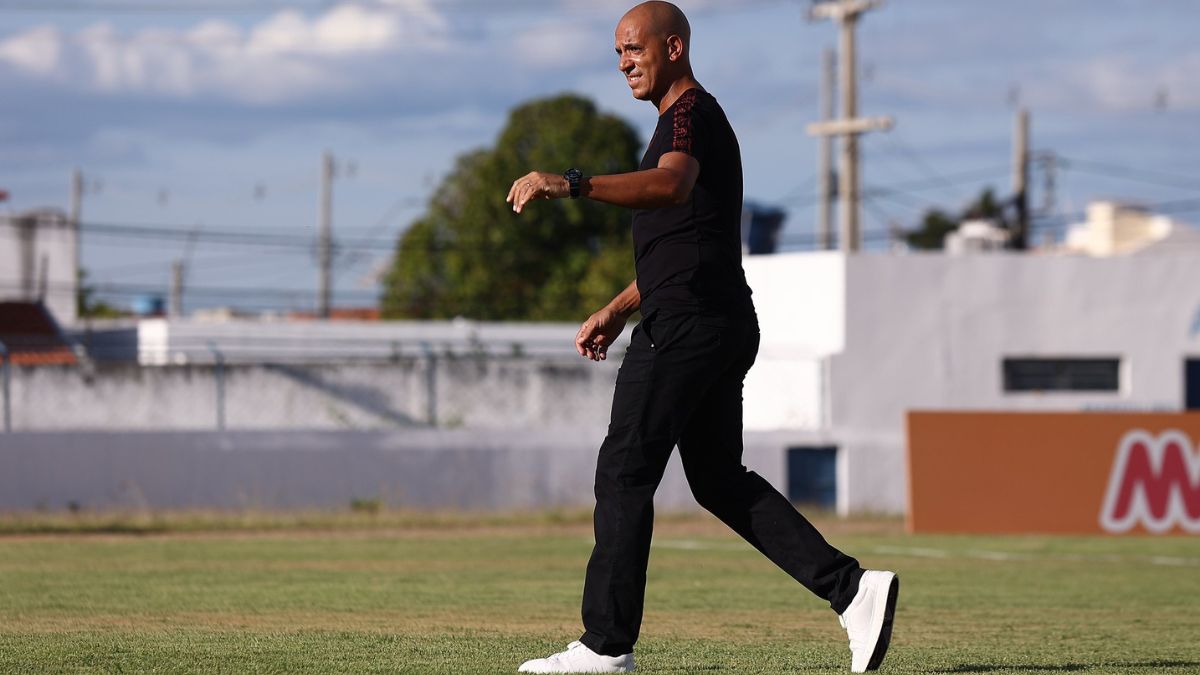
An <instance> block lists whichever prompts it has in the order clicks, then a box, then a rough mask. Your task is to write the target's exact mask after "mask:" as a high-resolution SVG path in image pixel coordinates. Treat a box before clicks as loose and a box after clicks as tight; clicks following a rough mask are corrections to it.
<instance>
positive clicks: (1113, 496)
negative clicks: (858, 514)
mask: <svg viewBox="0 0 1200 675" xmlns="http://www.w3.org/2000/svg"><path fill="white" fill-rule="evenodd" d="M1198 446H1200V413H1172V414H1158V413H976V412H910V413H909V414H908V480H909V484H908V494H909V504H908V529H909V531H912V532H1006V533H1021V532H1045V533H1096V534H1200V447H1198Z"/></svg>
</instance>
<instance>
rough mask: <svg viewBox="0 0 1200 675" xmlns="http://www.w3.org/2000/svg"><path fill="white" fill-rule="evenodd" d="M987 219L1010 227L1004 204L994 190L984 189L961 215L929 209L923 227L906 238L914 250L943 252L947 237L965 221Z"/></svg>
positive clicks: (924, 217)
mask: <svg viewBox="0 0 1200 675" xmlns="http://www.w3.org/2000/svg"><path fill="white" fill-rule="evenodd" d="M975 219H985V220H991V221H994V222H995V223H996V224H997V225H999V226H1000V227H1005V228H1007V227H1008V226H1009V224H1008V222H1007V220H1006V219H1005V216H1004V204H1003V203H1001V202H999V201H997V199H996V194H995V192H994V191H993V190H992V188H990V187H989V188H984V190H983V192H981V193H979V196H978V197H976V198H975V201H973V202H971V203H970V204H969V205H968V206H967V208H966V209H964V210H963V212H962V213H961V214H949V213H946V212H945V211H943V210H941V209H929V210H928V211H926V212H925V215H924V216H922V218H921V226H920V227H918V228H917V229H915V230H910V231H909V232H908V233H907V234H905V236H904V238H905V240H906V241H907V242H908V245H909V246H910V247H912V248H914V249H919V250H927V251H936V250H941V248H942V246H943V241H944V240H945V238H946V235H947V234H949V233H950V232H953V231H954V230H956V229H958V225H959V223H960V222H961V221H963V220H975Z"/></svg>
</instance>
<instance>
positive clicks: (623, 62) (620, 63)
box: [617, 55, 633, 73]
mask: <svg viewBox="0 0 1200 675" xmlns="http://www.w3.org/2000/svg"><path fill="white" fill-rule="evenodd" d="M631 68H633V61H630V60H629V58H628V57H626V56H624V55H622V56H621V58H620V59H618V60H617V69H618V70H620V71H621V72H622V73H627V72H629V70H630V69H631Z"/></svg>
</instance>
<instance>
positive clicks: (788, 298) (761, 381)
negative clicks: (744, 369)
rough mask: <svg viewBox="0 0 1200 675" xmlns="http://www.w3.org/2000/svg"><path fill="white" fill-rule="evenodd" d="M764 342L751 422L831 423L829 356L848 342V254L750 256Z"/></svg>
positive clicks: (754, 377)
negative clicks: (846, 314) (828, 401)
mask: <svg viewBox="0 0 1200 675" xmlns="http://www.w3.org/2000/svg"><path fill="white" fill-rule="evenodd" d="M743 264H744V266H745V268H746V280H747V282H748V283H749V284H750V288H751V289H752V290H753V291H754V304H755V306H756V307H757V310H758V319H759V328H760V329H761V330H762V345H761V347H760V349H759V354H758V360H757V361H756V363H755V366H754V368H752V369H751V370H750V373H749V375H748V376H747V377H746V389H745V411H746V412H745V426H746V428H747V429H752V430H760V431H767V430H772V429H806V430H816V429H824V428H828V426H829V424H828V416H829V410H828V407H827V406H826V401H827V399H828V396H827V392H826V389H827V385H828V383H827V375H828V372H827V371H828V361H827V359H828V357H829V356H830V355H831V354H836V353H838V352H840V351H841V350H842V348H843V345H844V343H845V308H846V299H845V259H844V258H843V257H842V256H840V255H838V254H836V253H809V254H804V255H803V256H796V255H765V256H747V257H746V258H745V259H744V261H743Z"/></svg>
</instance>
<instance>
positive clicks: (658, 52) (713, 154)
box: [507, 2, 899, 673]
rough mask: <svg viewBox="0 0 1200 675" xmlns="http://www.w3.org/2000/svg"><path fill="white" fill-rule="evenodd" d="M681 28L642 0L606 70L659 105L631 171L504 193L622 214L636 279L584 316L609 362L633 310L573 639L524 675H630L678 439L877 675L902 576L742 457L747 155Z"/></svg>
mask: <svg viewBox="0 0 1200 675" xmlns="http://www.w3.org/2000/svg"><path fill="white" fill-rule="evenodd" d="M690 36H691V29H690V27H689V26H688V22H687V18H686V17H685V16H684V15H683V12H681V11H680V10H679V8H678V7H675V6H674V5H672V4H670V3H667V2H646V3H642V4H640V5H638V6H637V7H634V8H633V9H631V10H630V11H629V12H628V13H626V14H625V16H624V17H622V18H621V21H620V23H619V24H618V25H617V30H616V50H617V55H618V57H619V65H618V67H619V68H620V70H621V72H622V73H623V74H624V75H625V80H626V82H627V83H628V84H629V88H630V89H631V90H632V92H633V96H634V98H636V99H639V100H643V101H649V102H650V103H651V104H653V105H654V107H655V109H656V110H657V111H658V115H659V118H658V126H657V128H656V129H655V130H654V137H653V138H652V139H651V141H650V146H649V148H648V149H647V150H646V155H645V157H643V158H642V162H641V166H640V168H639V170H638V171H635V172H633V173H627V174H620V175H609V176H589V175H585V174H584V172H583V171H581V170H579V169H569V170H567V171H566V173H564V174H562V175H559V174H555V173H544V172H536V171H535V172H532V173H529V174H527V175H525V176H522V177H521V178H519V179H517V180H516V181H515V182H514V183H513V185H512V188H511V189H510V190H509V193H508V198H507V200H508V201H509V202H510V203H511V204H512V207H513V210H514V211H516V212H517V213H520V212H521V211H523V210H524V209H525V208H527V207H528V206H529V205H530V203H531V202H534V201H536V200H541V199H562V198H583V197H586V198H588V199H595V200H598V201H602V202H607V203H609V204H617V205H620V206H624V207H627V208H630V209H633V210H634V211H633V239H634V249H635V250H634V259H635V267H636V272H637V278H636V279H635V280H634V282H633V283H631V284H630V285H629V287H628V288H626V289H625V290H624V291H622V292H621V293H620V294H619V295H618V296H617V297H616V298H614V299H613V300H612V302H610V303H609V304H608V305H607V306H606V307H604V308H603V309H601V310H600V311H598V312H596V313H595V314H593V315H592V316H591V317H589V318H588V320H587V321H584V322H583V325H582V326H581V327H580V329H579V333H578V334H577V335H576V338H575V346H576V349H577V351H578V352H579V354H580V355H581V356H583V357H586V358H589V359H592V360H594V361H600V360H604V359H605V358H606V355H607V352H608V348H609V347H610V346H611V345H612V344H613V343H614V342H615V341H616V339H617V336H619V335H620V334H621V331H622V330H623V329H624V327H625V323H626V322H627V321H628V319H629V317H630V315H632V314H633V313H634V312H635V311H638V310H640V311H641V313H642V320H641V321H640V322H639V323H638V324H637V326H636V327H635V328H634V330H633V335H632V338H631V341H630V345H629V349H628V350H627V351H626V354H625V358H624V360H623V361H622V364H621V369H620V371H619V373H618V375H617V385H616V392H615V394H614V396H613V407H612V417H611V421H610V424H609V427H608V435H607V436H606V437H605V439H604V443H603V444H602V445H601V446H600V453H599V457H598V459H597V463H596V510H595V536H596V545H595V548H594V549H593V551H592V557H591V560H590V561H589V562H588V566H587V577H586V581H585V583H584V591H583V625H584V633H583V635H582V637H580V638H579V640H578V641H577V642H572V643H571V644H570V645H568V646H567V649H566V651H563V652H559V653H557V654H553V655H551V656H549V657H547V658H543V659H534V660H532V661H527V662H525V663H524V664H522V665H521V667H520V672H526V673H621V672H630V671H632V670H633V669H634V660H633V646H634V643H635V642H637V639H638V632H639V630H640V627H641V621H642V604H643V599H644V597H645V589H646V565H647V562H648V559H649V555H650V539H651V531H652V528H653V522H654V502H653V500H654V491H655V489H657V487H658V484H659V481H660V480H661V479H662V475H663V470H664V469H665V468H666V465H667V459H668V458H669V457H670V454H671V451H672V449H673V448H674V447H675V446H676V445H678V447H679V455H680V459H681V460H682V462H683V468H684V471H685V472H686V474H687V479H688V483H689V485H690V486H691V488H692V492H693V494H694V495H695V497H696V501H697V502H699V503H700V505H702V506H703V507H705V508H706V509H708V510H709V511H711V512H712V513H713V514H715V515H716V516H717V517H718V518H720V519H721V520H722V521H723V522H724V523H726V524H727V525H728V526H729V527H731V528H732V529H733V530H734V531H736V532H737V533H738V534H739V535H741V536H742V537H744V538H745V539H746V541H748V542H750V544H751V545H753V546H754V547H755V548H757V549H758V550H759V551H761V552H762V553H763V554H764V555H766V556H767V557H768V558H769V559H770V560H771V561H772V562H774V563H775V564H776V565H778V566H779V567H780V568H782V569H783V570H784V571H785V572H787V573H788V574H789V575H791V576H792V577H793V578H794V579H796V580H797V581H798V582H800V583H801V584H803V585H804V586H805V587H806V588H808V589H809V590H810V591H812V592H813V593H815V594H816V595H818V596H820V597H821V598H823V599H825V600H826V601H828V602H829V604H830V607H831V608H832V609H833V610H834V611H835V612H837V613H838V614H839V615H840V616H839V619H840V620H841V621H842V625H843V626H844V627H845V628H846V630H847V632H848V634H849V637H850V649H851V670H852V671H853V672H857V673H861V672H864V671H866V670H874V669H876V668H878V667H879V664H880V663H881V662H882V661H883V657H884V654H885V652H886V651H887V647H888V642H889V640H890V637H891V627H892V616H893V613H894V610H895V605H896V596H897V593H898V590H899V582H898V580H897V578H896V575H895V574H893V573H891V572H882V571H874V570H871V571H867V570H863V569H862V568H861V567H860V566H859V564H858V561H856V560H855V559H854V558H851V557H849V556H847V555H845V554H844V553H842V552H841V551H838V550H837V549H835V548H834V547H832V546H830V545H829V543H828V542H826V541H825V539H824V538H823V537H822V536H821V534H820V533H819V532H817V530H816V529H815V528H814V527H813V526H812V525H811V524H810V523H809V522H808V521H807V520H805V518H804V517H803V516H802V515H800V513H799V512H797V511H796V509H795V508H793V507H792V505H791V504H790V503H789V502H788V500H787V499H786V498H785V497H784V496H783V495H781V494H780V493H779V492H778V491H777V490H776V489H775V488H774V487H772V486H771V484H770V483H768V482H767V481H766V480H764V479H763V478H761V477H760V476H759V475H758V474H756V473H754V472H752V471H747V470H746V467H745V466H744V465H743V464H742V381H743V380H744V379H745V376H746V372H747V371H748V370H749V369H750V366H751V365H752V364H753V363H754V359H755V356H756V354H757V353H758V344H759V331H758V320H757V318H756V315H755V311H754V304H753V303H752V302H751V300H750V288H749V287H748V286H747V285H746V278H745V274H744V273H743V271H742V262H741V238H740V227H741V214H742V165H741V156H740V151H739V149H738V143H737V138H736V137H735V136H734V133H733V129H732V128H731V127H730V125H729V121H728V120H727V119H726V118H725V113H724V112H723V111H722V110H721V107H720V106H719V105H718V104H717V101H716V99H715V98H713V96H712V95H711V94H709V93H708V92H706V91H705V90H704V88H703V87H701V86H700V83H699V82H697V81H696V78H695V76H694V75H693V74H692V68H691V65H690V62H689V58H688V49H689V40H690Z"/></svg>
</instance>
